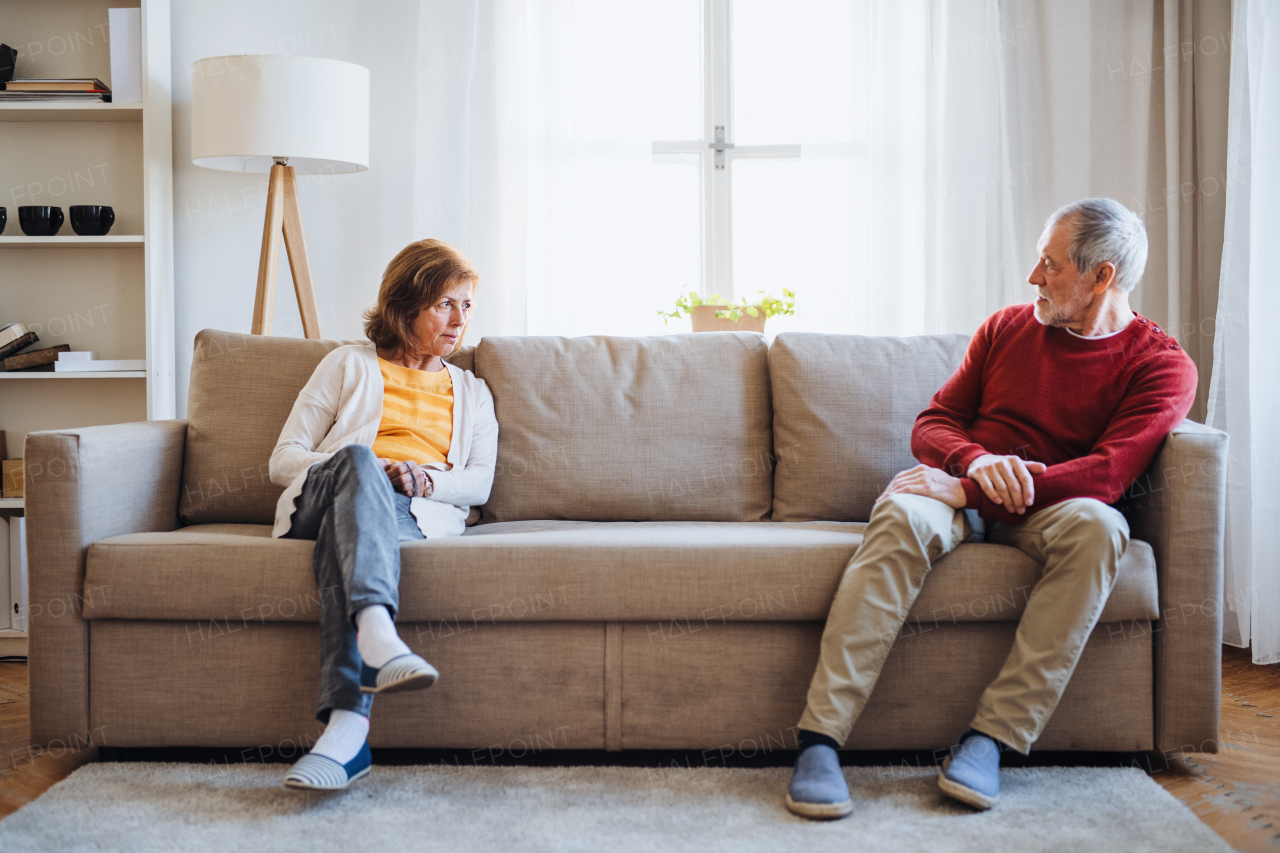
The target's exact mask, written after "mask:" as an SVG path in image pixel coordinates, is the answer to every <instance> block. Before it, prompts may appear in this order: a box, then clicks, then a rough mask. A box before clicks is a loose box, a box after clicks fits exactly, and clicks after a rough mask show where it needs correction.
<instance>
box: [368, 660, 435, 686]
mask: <svg viewBox="0 0 1280 853" xmlns="http://www.w3.org/2000/svg"><path fill="white" fill-rule="evenodd" d="M439 677H440V673H438V672H436V668H435V667H434V666H432V665H431V664H429V663H427V662H426V661H425V660H423V659H422V658H420V657H418V656H417V655H414V654H408V655H400V656H399V657H395V658H392V659H391V660H389V661H387V662H386V664H384V665H383V666H381V667H379V668H378V669H374V668H373V667H371V666H369V665H368V664H367V663H361V664H360V692H361V693H401V692H403V691H405V690H425V689H427V688H428V687H430V686H431V685H433V684H435V683H436V679H437V678H439Z"/></svg>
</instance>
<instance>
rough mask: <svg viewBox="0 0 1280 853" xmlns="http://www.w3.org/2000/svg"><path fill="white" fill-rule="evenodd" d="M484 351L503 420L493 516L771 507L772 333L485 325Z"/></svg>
mask: <svg viewBox="0 0 1280 853" xmlns="http://www.w3.org/2000/svg"><path fill="white" fill-rule="evenodd" d="M475 359H476V375H477V376H479V377H480V378H481V379H483V380H485V381H486V382H487V383H489V388H490V390H491V391H492V392H493V399H494V406H495V409H496V412H497V416H498V423H499V425H500V430H499V433H498V464H497V469H496V472H495V475H494V484H493V492H492V495H491V496H490V498H489V502H488V503H487V504H485V506H484V508H483V520H484V521H485V522H498V521H520V520H527V519H577V520H585V521H759V520H761V519H766V518H768V517H769V511H770V508H771V506H772V488H773V475H772V464H771V460H770V458H769V457H770V450H771V449H772V439H771V420H772V411H771V409H770V405H769V367H768V348H767V346H766V345H765V342H764V338H763V337H762V336H761V335H758V334H750V333H739V332H719V333H706V334H699V335H672V336H667V337H652V338H611V337H592V338H551V337H488V338H485V339H484V340H482V341H481V342H480V344H479V345H478V346H477V347H476V355H475Z"/></svg>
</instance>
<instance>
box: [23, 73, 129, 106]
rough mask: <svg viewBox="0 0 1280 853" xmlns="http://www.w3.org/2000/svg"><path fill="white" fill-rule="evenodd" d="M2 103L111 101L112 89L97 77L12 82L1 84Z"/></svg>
mask: <svg viewBox="0 0 1280 853" xmlns="http://www.w3.org/2000/svg"><path fill="white" fill-rule="evenodd" d="M0 89H2V90H3V91H0V102H6V101H108V102H109V101H110V100H111V89H110V88H108V87H107V84H106V83H103V82H102V81H101V80H99V79H98V78H97V77H85V78H76V79H67V80H51V79H39V80H35V79H33V80H10V81H9V82H8V83H0Z"/></svg>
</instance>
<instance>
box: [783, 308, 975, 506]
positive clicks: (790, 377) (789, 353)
mask: <svg viewBox="0 0 1280 853" xmlns="http://www.w3.org/2000/svg"><path fill="white" fill-rule="evenodd" d="M968 342H969V336H968V335H918V336H915V337H908V338H872V337H862V336H859V335H818V334H806V333H795V332H788V333H784V334H781V335H778V337H777V338H776V339H775V340H774V342H773V346H772V347H771V348H770V350H769V374H770V379H771V381H772V387H773V445H774V456H775V457H776V459H777V468H776V470H775V472H774V483H773V520H774V521H809V520H813V519H826V520H832V521H866V520H867V519H869V518H870V517H871V506H872V503H873V502H874V501H875V499H876V498H877V497H878V496H879V495H880V493H881V492H882V491H883V490H884V487H885V486H887V485H888V484H889V480H890V479H892V478H893V475H894V474H897V473H898V472H899V471H903V470H905V469H907V468H911V467H914V466H915V465H917V464H918V461H917V460H916V459H915V458H914V457H912V455H911V428H912V426H913V425H914V424H915V420H916V416H917V415H918V414H920V412H921V411H923V410H924V408H925V407H926V406H927V405H928V404H929V399H930V398H931V397H932V396H933V395H934V393H935V392H936V391H937V390H938V389H939V388H941V387H942V383H943V382H945V381H946V380H947V378H948V377H949V376H951V374H952V373H953V372H955V370H956V368H957V367H959V366H960V362H961V360H962V359H963V358H964V352H965V348H966V347H967V346H968Z"/></svg>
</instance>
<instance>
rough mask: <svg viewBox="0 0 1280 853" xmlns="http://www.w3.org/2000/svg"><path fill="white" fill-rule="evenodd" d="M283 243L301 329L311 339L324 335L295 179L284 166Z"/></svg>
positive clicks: (290, 169) (317, 338)
mask: <svg viewBox="0 0 1280 853" xmlns="http://www.w3.org/2000/svg"><path fill="white" fill-rule="evenodd" d="M284 247H285V249H286V250H287V251H288V252H289V268H290V269H291V270H292V271H293V290H294V292H295V293H297V294H298V313H300V314H301V315H302V333H303V334H304V335H305V336H306V337H308V338H313V339H315V340H319V339H321V338H323V337H324V332H323V331H322V330H321V328H320V305H319V303H318V302H317V301H316V286H315V282H314V280H313V279H312V278H311V260H310V259H309V258H308V257H307V237H306V235H305V234H304V233H303V231H302V209H301V208H300V207H299V206H298V183H297V181H296V180H294V177H293V167H292V166H285V167H284Z"/></svg>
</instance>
